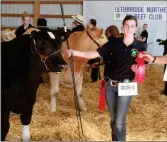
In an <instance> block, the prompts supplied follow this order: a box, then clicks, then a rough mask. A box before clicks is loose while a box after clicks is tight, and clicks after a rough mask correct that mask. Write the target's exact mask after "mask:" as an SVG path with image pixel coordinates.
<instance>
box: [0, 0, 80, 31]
mask: <svg viewBox="0 0 167 142" xmlns="http://www.w3.org/2000/svg"><path fill="white" fill-rule="evenodd" d="M62 3H63V8H64V15H65V21H66V25H67V27H68V28H71V26H72V21H73V20H72V18H71V15H77V14H83V1H82V0H80V1H78V0H73V1H62ZM34 6H35V4H34V1H6V0H2V1H1V28H2V29H5V28H7V27H9V28H16V27H18V26H20V25H21V24H22V19H21V16H22V14H23V12H24V11H27V12H28V13H29V14H30V15H31V24H32V25H34V26H35V24H34V23H36V22H35V20H34V18H35V12H36V11H35V12H34V10H35V8H34ZM36 13H37V12H36ZM36 16H38V18H45V19H46V20H47V26H48V27H50V28H57V27H62V26H63V19H62V18H61V9H60V4H59V2H58V1H40V3H39V15H36Z"/></svg>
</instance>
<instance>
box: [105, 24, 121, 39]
mask: <svg viewBox="0 0 167 142" xmlns="http://www.w3.org/2000/svg"><path fill="white" fill-rule="evenodd" d="M105 35H106V37H107V38H108V40H110V38H113V37H116V38H120V37H121V35H120V33H119V30H118V28H117V27H116V26H115V25H111V26H109V27H108V28H107V29H106V31H105Z"/></svg>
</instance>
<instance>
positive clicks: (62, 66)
mask: <svg viewBox="0 0 167 142" xmlns="http://www.w3.org/2000/svg"><path fill="white" fill-rule="evenodd" d="M67 67H68V65H60V70H61V71H66V70H67Z"/></svg>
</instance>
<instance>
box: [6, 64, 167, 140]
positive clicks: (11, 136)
mask: <svg viewBox="0 0 167 142" xmlns="http://www.w3.org/2000/svg"><path fill="white" fill-rule="evenodd" d="M102 70H103V69H101V74H102ZM45 78H46V76H45ZM162 79H163V66H161V65H148V66H147V70H146V79H145V82H144V83H143V84H140V85H138V90H139V95H138V96H135V97H133V99H132V102H131V105H130V108H129V111H128V115H127V140H128V141H166V140H167V125H166V124H167V119H166V116H167V115H166V100H167V99H166V97H165V96H164V95H162V93H161V91H162V90H163V87H164V82H163V80H162ZM49 88H50V85H49V83H48V82H45V83H41V84H40V86H39V89H38V92H37V102H36V104H35V106H34V110H33V116H32V122H31V125H30V128H31V135H32V140H34V141H37V140H79V136H78V123H77V118H76V111H75V106H74V99H73V98H74V97H73V89H70V88H67V87H64V86H62V85H60V93H59V95H58V96H57V111H56V112H55V113H51V112H50V94H49V91H50V90H49ZM83 98H84V100H85V101H86V104H87V108H88V111H87V112H82V113H81V115H82V125H83V130H84V135H85V137H84V139H83V140H94V141H97V140H98V141H108V140H111V135H110V134H111V130H110V126H109V121H110V117H109V113H108V112H107V110H106V111H100V110H98V101H99V82H96V83H90V72H89V71H86V72H85V73H84V83H83ZM10 124H11V125H10V126H11V127H10V130H9V133H8V136H7V138H6V140H8V141H10V140H18V141H20V140H21V123H20V119H19V116H18V115H14V116H12V117H11V118H10ZM80 134H82V133H80ZM81 136H82V135H81Z"/></svg>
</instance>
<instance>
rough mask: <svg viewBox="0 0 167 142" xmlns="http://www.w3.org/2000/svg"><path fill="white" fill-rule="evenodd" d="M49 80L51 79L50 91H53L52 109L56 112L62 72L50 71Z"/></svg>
mask: <svg viewBox="0 0 167 142" xmlns="http://www.w3.org/2000/svg"><path fill="white" fill-rule="evenodd" d="M48 74H49V80H50V86H51V87H50V93H51V101H50V106H51V111H52V112H56V95H58V94H59V80H60V74H57V73H53V72H49V73H48Z"/></svg>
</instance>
